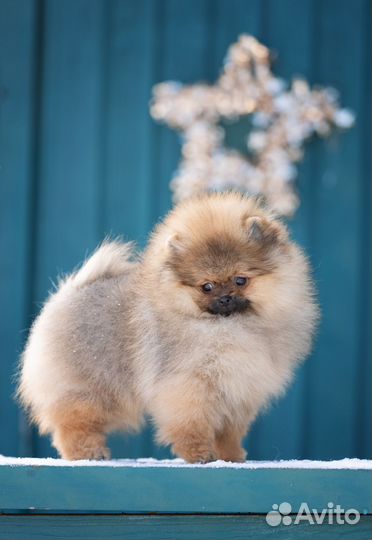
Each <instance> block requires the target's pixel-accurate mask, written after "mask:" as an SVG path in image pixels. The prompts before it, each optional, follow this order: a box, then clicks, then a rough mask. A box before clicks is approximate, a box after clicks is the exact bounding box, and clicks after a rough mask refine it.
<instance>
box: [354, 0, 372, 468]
mask: <svg viewBox="0 0 372 540" xmlns="http://www.w3.org/2000/svg"><path fill="white" fill-rule="evenodd" d="M363 17H364V24H363V27H362V28H363V53H362V61H363V74H364V76H363V82H362V84H361V85H360V87H359V99H360V109H361V110H362V111H363V113H362V116H361V117H359V122H358V123H359V125H360V129H361V139H362V140H361V143H360V144H361V152H360V160H361V166H362V178H363V180H362V181H363V191H362V192H361V193H360V195H361V201H360V212H361V226H362V232H361V235H360V239H359V243H360V251H361V261H360V273H359V284H358V286H359V319H358V325H359V328H360V336H359V340H358V341H359V349H358V356H359V358H358V364H357V365H356V366H355V369H356V370H357V371H358V376H357V387H358V408H357V410H356V415H355V430H354V437H355V441H356V449H355V454H356V455H357V456H360V457H364V458H369V459H370V458H371V457H372V418H371V416H372V403H371V398H372V396H371V380H372V362H371V358H372V350H371V342H372V339H371V338H372V336H371V329H372V321H371V300H372V295H371V274H372V272H371V266H372V265H371V256H372V253H371V245H372V242H371V229H372V222H371V74H370V69H371V46H370V40H371V3H370V2H369V0H364V3H363Z"/></svg>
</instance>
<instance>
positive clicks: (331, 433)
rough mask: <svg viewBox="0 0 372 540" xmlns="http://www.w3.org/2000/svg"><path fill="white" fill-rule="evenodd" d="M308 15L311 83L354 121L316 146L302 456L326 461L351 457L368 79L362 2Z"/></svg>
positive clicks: (332, 1) (320, 5) (330, 3)
mask: <svg viewBox="0 0 372 540" xmlns="http://www.w3.org/2000/svg"><path fill="white" fill-rule="evenodd" d="M335 14H336V16H335ZM314 16H315V23H316V27H315V28H314V35H316V41H315V43H314V46H315V50H314V56H315V59H316V64H315V69H314V77H315V78H316V80H317V82H318V83H319V84H327V85H331V86H334V87H335V88H337V89H338V90H339V92H340V95H341V97H342V102H343V103H344V104H347V105H348V106H349V107H351V108H352V109H353V110H354V111H355V112H356V115H357V121H356V125H355V127H354V128H353V129H351V130H350V131H349V132H347V133H345V134H342V135H341V136H337V135H336V136H334V137H332V138H331V139H330V140H325V141H320V142H319V143H317V145H318V146H319V148H318V150H319V153H318V159H319V162H318V167H317V170H316V171H315V174H314V178H313V189H314V197H315V200H314V204H315V206H314V208H313V210H314V216H313V220H312V234H313V241H312V242H313V250H312V251H313V257H314V260H315V261H316V265H317V266H316V277H317V282H318V285H319V292H320V303H321V306H322V311H323V316H322V321H321V326H320V333H319V338H318V343H317V349H316V351H315V354H314V356H313V359H312V362H311V364H309V384H310V387H309V392H308V396H307V397H308V401H307V406H308V411H307V422H306V429H307V441H306V457H307V456H311V457H312V459H314V458H316V459H327V458H329V457H331V456H332V457H333V458H339V457H343V456H352V455H355V453H356V432H355V425H356V422H358V417H357V414H358V410H357V403H358V394H359V388H358V382H359V381H358V369H357V367H356V366H357V365H358V353H359V350H358V349H359V339H360V337H361V336H360V327H359V323H358V315H359V305H358V301H359V288H358V276H359V275H360V265H361V263H362V261H363V259H362V252H363V250H365V249H366V248H367V246H362V245H361V242H360V238H361V233H362V222H361V212H360V209H361V206H360V203H361V201H362V200H363V198H364V197H365V196H366V194H367V191H366V186H367V182H368V181H369V180H367V177H366V176H365V175H364V174H363V172H362V169H361V152H360V147H361V144H363V140H364V137H365V133H364V131H363V129H362V125H361V124H360V120H361V119H362V118H363V117H364V115H365V110H364V103H365V101H364V100H363V101H362V100H361V99H360V98H361V96H362V95H363V88H364V87H363V85H364V80H365V77H367V76H369V75H368V68H367V66H366V65H364V64H363V63H362V61H363V47H364V38H363V35H362V34H363V30H365V28H364V26H363V20H364V17H365V16H366V14H365V9H364V2H363V0H357V1H355V2H353V3H350V2H349V1H348V0H340V1H339V0H326V1H324V2H317V3H316V9H315V11H314ZM351 22H352V23H351Z"/></svg>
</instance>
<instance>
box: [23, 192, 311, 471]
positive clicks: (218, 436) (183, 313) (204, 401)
mask: <svg viewBox="0 0 372 540" xmlns="http://www.w3.org/2000/svg"><path fill="white" fill-rule="evenodd" d="M252 216H254V217H255V219H258V220H259V222H260V223H265V224H267V226H268V227H269V228H270V230H273V231H274V232H275V234H276V235H277V237H278V238H279V239H280V240H279V244H280V246H282V247H281V248H276V247H274V248H273V249H277V251H278V253H279V251H280V250H281V251H280V253H279V254H278V257H280V258H279V259H278V260H280V264H278V265H277V267H276V268H275V269H274V270H272V271H270V272H268V273H264V274H260V275H255V271H254V270H252V276H251V281H250V283H249V285H248V287H247V291H246V292H245V293H244V294H246V295H247V297H248V298H249V299H250V301H251V302H252V305H253V306H254V307H255V310H254V311H252V312H247V313H237V314H233V315H232V316H230V317H227V318H225V317H221V316H218V315H217V316H216V315H212V314H210V313H208V312H205V311H203V310H201V308H200V305H199V303H198V302H199V296H198V295H200V290H199V288H198V287H196V286H195V287H190V285H189V284H188V285H185V284H183V283H181V282H180V280H179V278H178V276H177V275H176V274H175V272H174V271H173V269H172V267H171V266H170V265H169V264H168V259H169V256H170V250H174V249H177V250H181V255H182V250H183V249H184V250H185V257H186V254H187V253H191V254H192V253H193V250H195V249H196V246H197V245H199V244H200V243H203V242H207V241H208V239H209V238H211V237H213V238H219V237H221V236H223V235H226V236H227V237H228V238H232V239H233V242H235V239H236V242H243V243H244V241H245V240H244V238H245V236H244V235H247V234H248V233H247V231H246V230H245V226H246V225H245V223H246V220H247V219H248V222H249V217H252ZM262 220H263V221H262ZM249 226H251V225H249ZM247 227H248V225H247ZM174 243H175V244H177V245H176V246H174V245H173V244H174ZM279 244H278V245H279ZM239 245H240V244H239ZM282 252H283V253H282ZM231 264H232V265H234V264H236V265H239V264H241V263H239V261H231ZM185 265H186V266H187V258H185ZM238 267H239V266H238ZM228 268H229V261H228V264H227V270H228ZM239 268H240V267H239ZM210 271H211V272H213V269H211V270H210ZM221 271H222V270H221ZM247 271H248V269H247ZM200 278H201V280H203V279H204V276H200ZM207 278H208V276H205V279H206V280H207ZM201 300H203V298H201ZM317 313H318V311H317V307H316V305H315V303H314V300H313V289H312V284H311V280H310V277H309V271H308V265H307V262H306V259H305V257H304V256H303V254H302V252H301V251H300V250H299V248H298V247H297V246H295V245H294V244H293V243H291V242H290V241H289V240H287V232H286V230H285V228H284V226H282V225H281V224H280V223H278V222H277V221H276V220H274V218H273V217H272V216H271V215H270V214H269V213H267V212H266V211H265V210H263V209H262V208H261V207H259V206H258V205H257V203H256V202H255V201H253V200H251V199H249V198H245V197H242V196H240V195H236V194H232V193H228V194H223V195H212V196H207V197H204V198H201V199H197V200H191V201H188V202H186V203H184V204H183V205H181V206H179V207H177V208H176V209H175V210H174V211H173V212H172V213H171V214H170V215H169V216H168V217H167V218H166V219H165V221H164V222H163V223H162V224H160V225H159V227H158V228H157V229H156V231H155V233H154V234H153V236H152V238H151V240H150V243H149V246H148V248H147V250H146V251H145V252H144V254H143V256H142V258H141V259H139V260H136V259H135V256H134V255H133V254H132V249H131V246H130V245H129V244H120V243H118V242H111V243H105V244H103V245H102V246H101V247H100V248H99V249H98V250H97V251H96V252H95V253H94V254H93V256H92V257H91V258H90V259H89V260H88V261H87V262H86V263H85V264H84V265H83V266H82V268H81V269H80V270H79V271H77V272H76V273H74V274H72V275H71V276H70V277H68V278H67V279H66V280H65V281H63V282H62V283H61V284H60V285H59V287H58V290H57V291H56V292H55V293H54V294H52V295H51V297H50V298H49V299H48V301H47V302H46V304H45V306H44V308H43V309H42V311H41V313H40V315H39V317H38V318H37V319H36V321H35V323H34V325H33V327H32V329H31V332H30V337H29V340H28V343H27V346H26V349H25V351H24V354H23V357H22V366H21V377H20V387H19V395H20V398H21V400H22V403H23V404H24V406H25V407H26V408H27V409H28V410H29V412H30V415H31V418H32V420H33V421H34V422H36V423H37V424H38V426H39V428H40V431H41V432H42V433H51V434H52V437H53V442H54V444H55V446H56V447H57V449H58V450H59V452H60V453H61V455H62V456H63V457H65V458H67V459H82V458H102V457H103V458H107V457H108V456H109V452H108V449H107V448H106V446H105V435H106V434H107V433H109V432H110V431H113V430H121V429H124V430H125V429H137V428H139V427H140V426H141V423H142V419H143V416H144V414H149V415H150V416H151V417H152V419H153V421H154V423H155V426H156V430H157V438H158V441H159V442H160V443H163V444H170V445H172V447H173V450H174V452H175V453H176V454H178V455H180V456H182V457H184V458H185V459H186V460H188V461H191V462H193V461H202V462H205V461H209V460H213V459H217V458H221V459H230V460H242V459H244V455H245V453H244V450H243V449H242V448H241V439H242V437H243V436H244V435H245V433H246V431H247V429H248V427H249V425H250V424H251V422H252V421H253V420H254V418H255V417H256V415H257V414H258V412H259V411H260V410H261V409H262V408H263V407H265V406H266V405H267V404H268V403H269V401H270V400H271V399H272V398H273V397H275V396H278V395H280V394H281V393H283V391H284V390H285V388H286V387H287V385H288V383H289V382H290V380H291V378H292V375H293V372H294V369H295V368H296V366H297V365H298V363H299V361H300V360H302V359H303V358H304V357H305V356H306V355H307V354H308V352H309V349H310V345H311V338H312V335H313V331H314V326H315V323H316V320H317Z"/></svg>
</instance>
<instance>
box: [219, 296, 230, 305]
mask: <svg viewBox="0 0 372 540" xmlns="http://www.w3.org/2000/svg"><path fill="white" fill-rule="evenodd" d="M231 302H232V298H231V296H229V295H228V294H225V295H224V296H221V298H219V299H218V303H219V305H220V306H226V307H227V306H228V305H229V304H231Z"/></svg>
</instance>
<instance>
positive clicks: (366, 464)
mask: <svg viewBox="0 0 372 540" xmlns="http://www.w3.org/2000/svg"><path fill="white" fill-rule="evenodd" d="M1 465H10V466H12V467H14V466H16V467H24V466H30V465H31V466H36V467H37V466H48V467H92V466H93V467H140V468H144V467H167V468H168V467H170V468H175V467H183V468H193V467H202V468H203V469H211V468H212V469H221V468H230V469H368V470H372V461H371V460H368V459H358V458H345V459H340V460H334V461H312V460H309V459H304V460H297V459H293V460H281V461H246V462H245V463H232V462H230V461H221V460H220V461H213V462H212V463H207V464H205V465H202V464H190V463H186V462H185V461H183V460H182V459H162V460H157V459H154V458H140V459H115V460H110V461H88V460H81V461H67V460H66V459H54V458H17V457H7V456H2V455H0V466H1Z"/></svg>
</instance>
